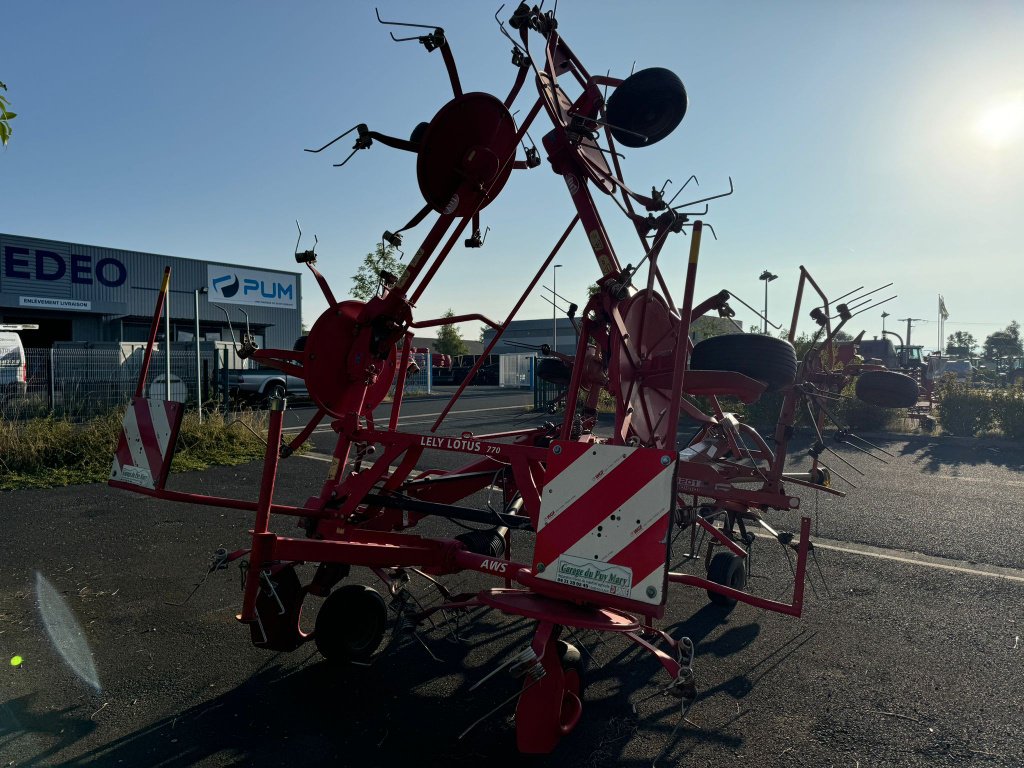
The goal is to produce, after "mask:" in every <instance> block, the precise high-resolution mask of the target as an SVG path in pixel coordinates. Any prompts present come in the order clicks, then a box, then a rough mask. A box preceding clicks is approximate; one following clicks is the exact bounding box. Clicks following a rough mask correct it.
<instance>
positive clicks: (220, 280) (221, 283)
mask: <svg viewBox="0 0 1024 768" xmlns="http://www.w3.org/2000/svg"><path fill="white" fill-rule="evenodd" d="M213 287H214V288H215V289H216V290H217V291H219V292H220V294H221V295H222V296H226V297H227V298H229V299H230V298H231V297H232V296H234V295H235V294H237V293H238V291H239V288H241V291H242V296H245V297H249V296H260V297H261V298H264V299H292V300H294V299H295V288H294V286H291V285H285V284H284V283H278V282H267V281H264V280H256V279H254V278H251V277H247V278H245V279H244V280H242V281H239V279H238V275H221V276H220V277H215V278H213Z"/></svg>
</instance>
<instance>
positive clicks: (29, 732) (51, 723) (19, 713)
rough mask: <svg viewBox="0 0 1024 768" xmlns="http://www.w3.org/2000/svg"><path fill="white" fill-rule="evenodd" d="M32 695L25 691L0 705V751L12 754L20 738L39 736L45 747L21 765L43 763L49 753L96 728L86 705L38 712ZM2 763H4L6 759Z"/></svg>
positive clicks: (69, 744)
mask: <svg viewBox="0 0 1024 768" xmlns="http://www.w3.org/2000/svg"><path fill="white" fill-rule="evenodd" d="M34 697H35V694H34V693H29V694H26V695H25V696H20V697H18V698H16V699H10V700H9V701H6V702H4V703H2V704H0V754H4V755H7V754H14V752H15V750H17V749H18V748H19V746H20V745H19V742H20V741H21V740H22V739H23V738H25V737H28V738H29V739H31V738H32V737H37V738H38V737H40V736H41V737H43V738H45V739H46V740H47V741H48V742H49V746H48V747H46V748H45V749H42V750H40V751H38V752H36V753H35V754H32V755H31V756H26V758H25V759H26V763H25V764H27V765H47V764H49V758H51V757H52V756H53V755H56V754H58V753H60V752H61V751H62V750H64V749H67V748H68V747H70V746H71V745H72V744H74V743H75V742H77V741H79V740H81V739H83V738H85V737H86V736H88V735H89V734H90V733H92V732H93V731H95V730H96V723H95V722H94V721H93V720H92V719H91V718H90V717H89V716H88V715H89V711H90V707H89V705H88V704H73V705H69V706H67V707H64V708H63V709H59V710H55V711H48V712H43V713H38V712H36V711H34V710H33V707H32V699H33V698H34ZM4 764H5V765H7V763H6V762H5V763H4ZM11 764H14V762H13V761H12V763H11Z"/></svg>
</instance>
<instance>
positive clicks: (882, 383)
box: [855, 371, 918, 408]
mask: <svg viewBox="0 0 1024 768" xmlns="http://www.w3.org/2000/svg"><path fill="white" fill-rule="evenodd" d="M855 392H856V394H857V399H858V400H861V401H863V402H865V403H868V404H869V405H877V406H878V407H879V408H913V407H914V406H915V405H917V396H918V387H917V382H916V381H914V380H913V379H912V378H910V377H909V376H907V375H906V374H904V373H896V371H865V372H864V373H862V374H861V375H860V376H858V377H857V384H856V386H855Z"/></svg>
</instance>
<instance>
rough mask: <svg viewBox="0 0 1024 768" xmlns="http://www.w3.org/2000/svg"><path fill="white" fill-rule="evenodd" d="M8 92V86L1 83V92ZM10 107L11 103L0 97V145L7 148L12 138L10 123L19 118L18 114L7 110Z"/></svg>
mask: <svg viewBox="0 0 1024 768" xmlns="http://www.w3.org/2000/svg"><path fill="white" fill-rule="evenodd" d="M6 90H7V86H6V85H5V84H4V83H0V91H6ZM9 106H11V102H9V101H8V100H7V99H6V98H4V97H3V96H0V144H3V145H4V146H5V147H6V146H7V142H8V140H10V138H11V123H10V121H11V120H13V119H14V118H16V117H17V116H18V113H17V112H11V111H9V110H8V109H7V108H8V107H9Z"/></svg>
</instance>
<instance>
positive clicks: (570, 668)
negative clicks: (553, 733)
mask: <svg viewBox="0 0 1024 768" xmlns="http://www.w3.org/2000/svg"><path fill="white" fill-rule="evenodd" d="M556 645H557V646H558V658H559V660H560V661H561V662H562V671H563V672H564V673H565V680H564V687H563V693H562V711H561V713H560V715H559V724H560V725H561V727H562V729H563V730H564V731H566V732H568V731H571V730H572V729H573V727H575V725H576V723H577V722H578V721H579V718H580V713H581V712H582V710H583V657H582V656H580V652H579V650H578V649H577V648H576V646H575V645H572V644H570V643H567V642H565V641H563V640H558V641H556Z"/></svg>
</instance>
